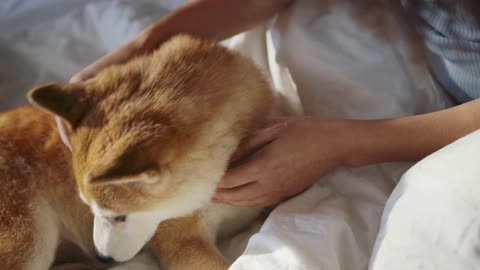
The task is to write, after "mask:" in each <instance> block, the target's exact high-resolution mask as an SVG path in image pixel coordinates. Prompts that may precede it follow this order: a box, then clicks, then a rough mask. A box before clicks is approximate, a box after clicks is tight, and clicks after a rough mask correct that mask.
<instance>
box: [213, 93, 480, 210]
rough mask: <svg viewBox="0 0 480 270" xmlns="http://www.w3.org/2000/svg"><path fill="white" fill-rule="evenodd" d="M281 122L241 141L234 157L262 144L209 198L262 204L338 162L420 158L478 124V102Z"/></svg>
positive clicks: (359, 163)
mask: <svg viewBox="0 0 480 270" xmlns="http://www.w3.org/2000/svg"><path fill="white" fill-rule="evenodd" d="M283 121H284V123H285V124H284V125H280V126H278V123H276V125H277V128H273V129H272V128H271V127H270V128H267V129H264V130H259V131H256V132H255V133H253V134H252V135H251V136H249V137H248V138H247V139H246V140H245V142H244V144H243V146H242V147H241V148H240V151H241V153H240V154H237V156H245V155H248V154H250V153H251V152H252V151H253V150H254V149H258V148H259V146H263V145H265V147H264V148H263V150H262V151H260V152H259V153H258V154H256V155H254V156H253V157H252V158H251V159H249V160H248V161H246V162H245V163H242V164H240V165H238V166H237V167H234V168H232V169H231V170H229V171H228V172H227V174H226V176H225V177H224V179H223V180H222V181H221V182H220V184H219V186H218V187H219V188H218V190H217V193H216V195H215V197H214V199H213V201H214V202H222V203H228V204H234V205H240V206H266V205H270V204H274V203H277V202H280V201H282V200H284V199H286V198H289V197H291V196H293V195H296V194H298V193H300V192H301V191H303V190H304V189H306V188H308V187H309V186H310V185H312V184H313V183H314V182H315V181H317V180H318V179H319V178H320V177H322V176H324V175H325V174H327V173H329V172H330V171H332V170H333V169H334V168H336V167H339V166H347V167H361V166H366V165H370V164H375V163H380V162H393V161H416V160H419V159H422V158H423V157H425V156H427V155H429V154H431V153H433V152H434V151H436V150H438V149H440V148H442V147H444V146H446V145H447V144H449V143H451V142H453V141H455V140H456V139H458V138H460V137H462V136H465V135H466V134H468V133H471V132H473V131H475V130H476V129H478V128H480V100H474V101H471V102H468V103H465V104H462V105H459V106H456V107H453V108H450V109H446V110H441V111H438V112H433V113H429V114H423V115H417V116H409V117H402V118H396V119H385V120H365V121H364V120H329V121H326V120H322V119H318V118H304V117H299V118H298V117H295V118H287V119H284V120H283ZM265 130H266V131H265Z"/></svg>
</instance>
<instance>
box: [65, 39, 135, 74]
mask: <svg viewBox="0 0 480 270" xmlns="http://www.w3.org/2000/svg"><path fill="white" fill-rule="evenodd" d="M138 51H139V49H137V48H136V47H135V46H133V45H131V44H127V45H124V46H121V47H120V48H118V49H116V50H115V51H113V52H111V53H109V54H107V55H105V56H103V57H102V58H100V59H98V60H97V61H95V62H94V63H93V64H90V65H89V66H87V67H86V68H85V69H83V70H82V71H80V72H79V73H77V74H76V75H75V76H73V77H72V78H71V79H70V82H71V83H78V82H83V81H86V80H88V79H91V78H93V77H95V75H96V74H97V73H98V72H100V71H101V70H102V69H104V68H106V67H108V66H111V65H115V64H122V63H125V62H127V61H128V60H130V59H131V58H132V57H134V56H135V54H136V53H138Z"/></svg>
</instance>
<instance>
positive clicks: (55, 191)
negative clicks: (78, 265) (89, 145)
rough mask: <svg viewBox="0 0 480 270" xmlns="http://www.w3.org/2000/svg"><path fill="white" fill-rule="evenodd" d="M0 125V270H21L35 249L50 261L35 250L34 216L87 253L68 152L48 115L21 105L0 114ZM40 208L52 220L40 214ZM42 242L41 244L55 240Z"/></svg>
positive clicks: (85, 216)
mask: <svg viewBox="0 0 480 270" xmlns="http://www.w3.org/2000/svg"><path fill="white" fill-rule="evenodd" d="M0 123H2V126H1V128H0V161H1V163H0V192H1V194H2V195H1V196H0V260H1V263H0V269H2V270H12V269H13V270H15V269H26V267H28V263H27V262H29V261H31V260H32V258H31V257H32V256H33V255H40V254H34V253H35V252H36V250H37V249H39V250H41V252H42V254H41V255H43V257H47V256H50V257H51V258H53V254H54V252H55V249H54V248H53V249H52V248H50V249H49V250H45V249H42V246H38V245H42V244H44V243H42V242H39V240H40V238H41V237H42V235H39V234H42V233H43V234H45V232H41V231H36V227H37V221H36V220H35V218H36V217H37V216H40V217H41V218H43V219H45V220H44V221H45V222H46V223H50V224H58V226H59V228H62V230H63V235H64V237H66V238H70V239H71V240H73V241H77V244H78V245H80V246H82V247H84V248H85V250H86V251H87V252H90V253H91V254H93V249H92V247H93V245H92V243H91V241H90V240H89V239H90V238H91V237H89V235H90V234H91V228H90V227H91V218H92V217H91V215H90V214H89V209H88V207H86V206H85V205H84V204H82V203H81V201H80V200H79V198H78V193H77V191H76V189H75V184H74V180H73V177H72V174H71V170H70V162H69V160H70V157H69V153H68V150H67V149H66V148H65V147H64V146H63V145H62V143H61V141H60V138H59V136H58V132H57V130H56V127H55V123H54V121H53V119H52V117H51V116H49V115H47V114H46V113H43V112H41V111H40V110H38V109H34V108H32V107H23V108H19V109H16V110H14V111H11V112H6V113H3V114H1V115H0ZM41 204H46V206H47V207H49V208H50V209H52V211H53V212H55V213H56V216H55V217H52V216H47V215H46V213H44V212H43V213H40V212H39V211H42V210H43V209H42V208H41V206H42V205H41ZM46 219H50V220H46ZM71 225H74V226H71ZM84 226H85V227H86V228H85V227H84ZM42 240H43V241H46V242H47V243H45V244H47V245H48V244H49V243H48V241H50V242H51V241H55V239H54V238H53V239H42ZM48 254H49V255H48ZM38 259H40V260H42V259H44V258H38ZM45 263H47V265H49V264H51V263H52V262H51V261H50V262H45ZM38 264H40V262H38ZM37 267H40V266H39V265H37Z"/></svg>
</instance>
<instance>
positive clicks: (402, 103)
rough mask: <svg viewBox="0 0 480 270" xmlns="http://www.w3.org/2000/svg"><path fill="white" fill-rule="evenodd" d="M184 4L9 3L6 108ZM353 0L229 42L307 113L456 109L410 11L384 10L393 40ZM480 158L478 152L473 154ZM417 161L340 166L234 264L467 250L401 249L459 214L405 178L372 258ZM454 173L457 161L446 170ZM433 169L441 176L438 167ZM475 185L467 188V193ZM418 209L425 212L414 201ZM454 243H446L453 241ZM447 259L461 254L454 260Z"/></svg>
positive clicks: (309, 5)
mask: <svg viewBox="0 0 480 270" xmlns="http://www.w3.org/2000/svg"><path fill="white" fill-rule="evenodd" d="M180 2H182V1H154V0H137V1H133V0H132V1H126V0H111V1H93V0H91V1H89V0H75V1H73V0H72V1H61V0H4V1H2V2H1V3H0V30H1V31H0V57H1V59H2V63H1V64H0V109H2V110H4V109H7V108H12V107H14V106H17V105H19V104H23V103H25V99H24V95H25V93H26V91H28V89H30V88H31V87H33V86H35V85H38V84H40V83H45V82H48V81H52V80H60V81H66V80H68V78H69V77H70V76H72V75H73V74H74V73H75V72H77V71H79V70H80V69H81V68H82V67H84V66H85V65H86V64H89V63H90V62H92V61H93V60H95V59H97V58H98V57H100V56H101V55H102V54H104V53H106V52H108V51H110V50H112V49H113V48H115V47H117V46H118V45H120V44H122V43H124V42H125V41H127V40H128V39H130V38H132V37H133V36H134V35H135V33H137V32H139V31H140V30H141V29H142V28H143V27H144V26H146V25H147V24H148V23H149V22H151V21H152V20H154V19H156V18H158V17H160V16H162V15H163V14H165V13H166V12H168V10H170V9H172V8H174V7H176V6H178V5H179V3H180ZM355 2H356V1H353V0H352V1H347V0H337V1H315V0H298V1H297V3H295V4H294V6H293V7H292V8H291V9H289V10H288V11H287V12H285V13H283V14H281V15H279V16H278V17H277V18H276V20H275V21H274V22H272V24H270V25H269V26H268V29H269V31H268V32H267V33H265V32H264V31H263V30H262V29H264V28H259V29H256V30H254V31H252V32H248V33H246V34H243V35H239V36H237V37H234V38H233V39H232V40H229V41H226V42H225V44H226V46H230V47H234V48H236V49H238V50H240V51H242V52H243V53H245V54H247V55H250V56H252V57H253V58H254V59H255V60H256V61H257V62H258V64H259V65H260V66H261V67H262V68H263V69H264V70H265V72H266V74H268V75H269V76H270V77H271V79H272V83H273V84H274V86H275V87H276V89H278V90H279V91H281V92H283V93H284V94H286V95H287V96H288V97H289V98H290V100H291V102H292V105H293V106H295V107H296V108H297V109H298V110H299V111H300V110H302V109H303V110H304V112H305V113H306V114H309V115H316V116H322V117H328V118H352V119H377V118H387V117H398V116H404V115H411V114H418V113H424V112H429V111H434V110H438V109H442V108H445V107H448V106H450V105H451V103H450V101H449V100H448V98H446V97H445V95H444V94H443V93H442V92H441V91H439V90H438V89H437V88H436V87H435V85H434V83H433V82H432V81H431V79H430V77H429V76H428V73H427V72H426V68H425V66H424V63H423V60H422V58H418V57H416V55H415V54H414V53H412V50H411V49H412V46H410V43H409V41H408V39H407V36H408V35H407V34H406V32H405V28H404V27H402V26H403V25H404V24H403V22H402V21H401V20H400V18H398V17H396V16H393V15H392V16H390V15H388V14H389V13H384V14H383V15H382V16H384V17H385V18H386V19H385V22H386V23H387V25H388V27H387V33H389V34H388V35H389V38H381V37H379V36H378V35H376V34H374V33H373V32H372V31H371V30H369V29H368V28H366V27H365V26H363V25H362V24H361V23H359V22H358V20H359V18H358V16H357V15H358V12H355V10H356V9H355V6H356V4H354V3H355ZM377 12H378V10H377ZM360 13H362V12H360ZM355 14H356V15H355ZM392 40H394V42H392ZM412 59H414V60H415V61H412ZM285 66H288V67H289V70H287V69H286V68H285ZM297 92H298V93H297ZM477 137H478V135H477ZM472 139H473V138H472ZM464 144H465V143H464ZM464 144H463V145H464ZM463 147H465V146H463ZM458 151H460V150H458ZM453 152H455V151H453ZM472 153H473V152H472ZM460 156H461V155H459V158H461V157H460ZM473 159H474V157H473V155H472V157H470V160H471V161H472V160H473ZM442 162H444V163H442V164H448V163H446V162H447V161H442ZM434 163H435V162H433V163H432V164H434ZM426 164H429V163H428V162H427V163H426ZM468 164H470V163H468ZM470 165H471V166H473V163H472V164H470ZM410 166H411V164H407V163H391V164H380V165H375V166H369V167H365V168H360V169H349V168H339V169H337V170H335V171H334V172H332V173H331V174H329V175H327V176H325V177H323V178H322V179H320V181H319V182H318V184H316V185H314V186H313V187H312V188H310V189H309V190H307V191H306V192H304V193H303V194H301V195H299V196H297V197H295V198H293V199H291V200H289V201H287V202H285V203H283V204H281V205H280V206H279V207H278V208H276V209H275V210H274V211H273V213H272V214H271V215H270V217H269V218H268V219H267V221H266V223H265V224H264V226H263V227H262V228H261V230H260V232H259V233H257V234H255V235H254V236H253V237H252V238H251V239H250V241H249V242H248V246H247V248H246V250H245V252H244V253H243V255H242V256H240V257H239V258H238V260H237V261H236V262H235V263H234V264H233V266H232V267H231V269H235V270H239V269H328V270H337V269H346V270H350V269H352V270H353V269H355V270H357V269H367V268H368V264H369V261H370V264H371V267H372V269H423V268H420V267H417V268H414V267H411V266H419V265H421V264H419V260H418V258H421V257H415V256H414V255H418V254H422V255H423V256H426V255H432V256H436V257H437V258H440V257H441V256H444V257H442V258H443V259H445V261H446V262H447V264H446V265H448V262H452V261H453V260H454V259H455V258H456V257H455V256H457V255H458V254H464V253H461V252H460V253H458V254H453V253H452V252H449V253H448V252H447V253H442V251H441V250H440V249H438V248H433V250H432V248H431V247H432V245H436V244H438V240H439V239H440V240H441V239H443V238H442V237H447V238H448V237H450V236H449V235H436V236H432V237H430V238H428V237H427V238H424V239H426V240H428V241H423V244H424V245H422V246H419V247H418V249H416V250H415V249H410V250H409V251H408V252H403V250H402V248H403V247H410V246H411V245H412V243H417V241H419V239H421V238H420V237H418V236H421V235H427V234H428V232H429V231H428V229H427V228H428V227H427V226H428V225H429V222H430V219H429V218H428V217H429V216H428V215H424V214H425V213H428V212H430V213H434V214H435V219H434V218H433V217H432V219H431V220H436V221H435V223H436V224H438V223H439V222H442V220H445V219H448V218H449V217H450V216H452V215H455V211H454V209H453V208H448V207H447V208H445V205H442V204H440V203H438V202H432V201H433V198H432V201H429V200H425V199H422V198H421V197H422V196H421V195H422V194H421V193H418V190H417V189H415V190H414V191H412V192H413V193H411V194H410V193H409V191H410V185H409V184H405V183H402V184H401V185H400V187H401V188H397V190H396V192H395V193H394V196H393V197H392V198H391V199H390V201H389V205H388V208H387V209H388V211H387V212H385V214H384V216H383V220H382V224H383V226H384V227H383V228H382V230H381V233H380V237H379V240H378V241H377V244H376V248H375V251H376V253H375V254H374V256H373V257H372V256H371V255H372V249H373V247H374V243H375V240H376V239H377V233H378V231H379V228H380V220H381V215H382V211H383V208H384V206H385V203H386V201H387V198H388V197H389V195H390V193H391V191H392V189H393V187H394V186H395V184H396V183H397V181H398V180H399V179H400V177H401V176H402V174H403V173H404V172H405V171H406V170H407V169H408V168H409V167H410ZM442 166H443V165H442ZM445 168H447V166H444V167H443V168H442V170H446V169H445ZM430 169H431V170H432V171H435V169H436V167H433V168H430ZM462 169H463V167H462ZM419 171H421V169H416V170H415V172H417V173H416V174H421V173H420V172H419ZM440 171H441V170H439V172H440ZM447 171H448V170H447ZM442 172H443V171H442ZM435 175H437V174H435ZM438 175H442V173H438ZM450 176H451V177H452V178H454V175H450ZM465 177H466V175H465ZM452 181H453V180H452ZM430 183H431V184H433V183H432V182H430ZM468 183H469V184H473V181H470V182H468ZM437 184H438V183H437ZM422 188H423V192H428V191H432V190H431V189H430V188H429V186H428V185H423V186H422ZM452 190H453V191H455V189H452ZM452 190H450V189H448V188H444V187H443V188H440V187H438V189H434V190H433V191H438V192H440V193H439V195H438V196H447V197H448V196H450V195H448V194H449V192H452ZM465 190H467V191H468V190H469V189H468V188H466V189H462V192H466V191H465ZM477 190H478V187H477ZM415 192H417V193H415ZM462 194H463V193H462ZM472 194H473V193H472ZM472 194H470V195H472ZM448 198H451V200H454V199H456V198H457V197H456V196H454V195H451V196H450V197H448ZM399 202H401V203H399ZM469 202H471V201H469ZM444 203H447V201H444ZM419 204H421V205H422V206H423V207H421V208H420V207H416V206H417V205H419ZM413 206H415V207H413ZM439 206H442V207H441V208H439ZM460 206H461V205H459V207H460ZM478 206H479V204H478V202H477V204H476V205H474V204H471V207H472V208H471V212H468V213H465V215H468V217H470V219H468V218H467V217H465V219H464V220H465V222H466V223H464V225H465V226H463V227H462V228H466V227H467V226H466V224H467V223H468V221H469V220H470V221H471V222H470V223H468V224H472V226H473V224H475V225H477V227H478V218H476V219H475V220H474V219H472V218H471V217H472V216H474V213H476V212H475V211H478V210H476V209H479V208H478ZM452 207H453V206H452ZM444 210H445V211H444ZM419 215H423V218H424V219H421V220H417V219H416V218H415V217H418V216H419ZM432 215H433V214H432ZM437 220H438V221H437ZM406 222H408V224H405V223H406ZM475 222H476V223H475ZM417 223H419V224H420V225H419V226H420V227H417ZM432 225H435V224H432ZM444 226H446V227H448V228H445V229H446V231H445V232H452V233H453V232H454V233H456V234H455V235H456V236H458V237H459V238H455V239H460V238H461V237H460V236H459V235H461V233H462V232H463V233H466V234H474V233H476V232H477V231H475V230H474V229H471V230H464V231H457V230H456V229H455V228H456V227H455V224H454V223H453V222H445V223H444ZM432 231H434V230H433V229H432ZM430 232H431V231H430ZM419 234H420V235H419ZM415 236H417V237H415ZM468 236H470V235H465V236H464V237H468ZM477 238H478V234H477ZM461 239H463V238H461ZM400 240H401V241H400ZM442 243H443V242H442ZM450 244H451V243H450V242H445V243H444V246H449V245H450ZM457 244H458V243H457ZM470 244H471V243H469V245H470ZM435 247H438V245H437V246H435ZM455 247H457V248H460V247H462V245H461V244H458V245H456V246H455ZM469 247H471V245H470V246H469ZM399 250H402V251H400V252H399ZM450 251H451V250H450ZM409 252H410V253H409ZM417 252H418V253H417ZM462 252H467V251H462ZM468 252H469V251H468ZM472 252H473V251H472ZM477 253H478V250H477ZM395 254H402V255H400V256H395ZM452 254H453V255H452ZM447 255H452V257H451V258H452V260H450V257H449V256H447ZM477 257H478V256H477ZM371 258H372V259H371ZM416 259H417V260H416ZM393 264H396V268H393V267H392V265H393ZM148 265H150V268H152V267H153V268H154V266H151V263H149V259H148V258H144V260H143V261H137V262H132V263H131V264H130V265H129V266H128V265H127V266H123V268H122V269H140V267H142V268H143V269H147V268H149V266H148ZM424 265H428V264H424ZM425 269H442V268H440V267H437V268H436V267H433V266H432V267H430V268H428V267H426V268H425ZM444 269H452V268H448V267H446V268H444ZM458 269H467V268H458ZM468 269H472V268H468Z"/></svg>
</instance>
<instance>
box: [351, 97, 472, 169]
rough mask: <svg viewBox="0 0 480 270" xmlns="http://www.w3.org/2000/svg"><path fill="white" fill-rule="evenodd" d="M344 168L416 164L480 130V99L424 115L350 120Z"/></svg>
mask: <svg viewBox="0 0 480 270" xmlns="http://www.w3.org/2000/svg"><path fill="white" fill-rule="evenodd" d="M346 126H348V129H349V130H350V131H349V133H350V134H351V135H350V136H351V139H350V142H348V143H347V144H346V145H349V146H347V148H349V149H346V151H345V153H346V157H345V158H344V163H345V164H343V165H347V166H354V167H358V166H365V165H369V164H374V163H380V162H392V161H415V160H420V159H422V158H424V157H425V156H427V155H429V154H431V153H433V152H435V151H437V150H438V149H440V148H442V147H444V146H446V145H447V144H450V143H452V142H453V141H455V140H457V139H458V138H460V137H462V136H465V135H467V134H468V133H471V132H473V131H475V130H477V129H479V128H480V100H475V101H472V102H469V103H465V104H463V105H459V106H456V107H453V108H450V109H447V110H442V111H438V112H433V113H429V114H424V115H417V116H410V117H404V118H397V119H388V120H373V121H349V122H348V123H347V124H346Z"/></svg>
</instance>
